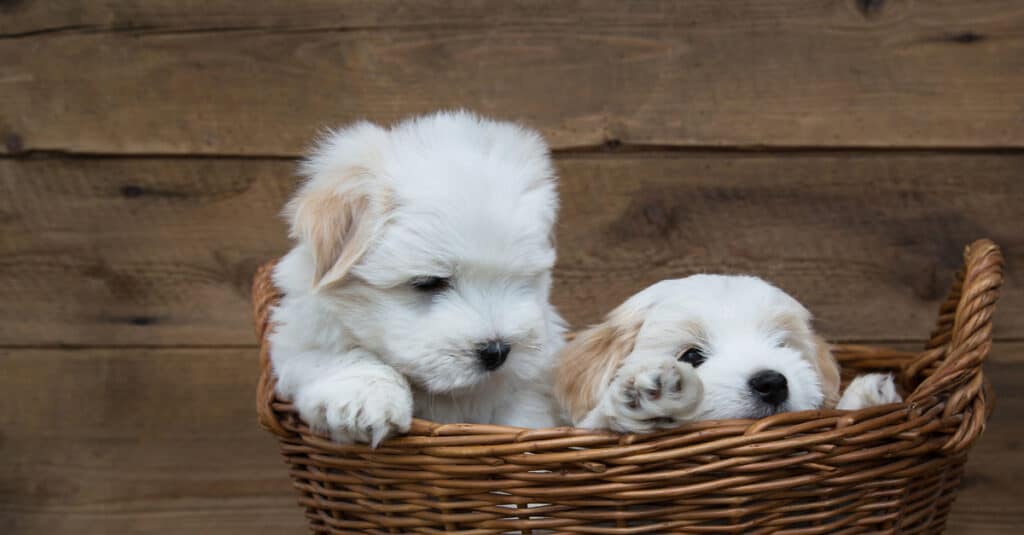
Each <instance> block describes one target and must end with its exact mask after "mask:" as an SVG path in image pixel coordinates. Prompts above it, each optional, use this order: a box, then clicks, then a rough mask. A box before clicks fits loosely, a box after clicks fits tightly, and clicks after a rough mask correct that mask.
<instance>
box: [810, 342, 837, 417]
mask: <svg viewBox="0 0 1024 535" xmlns="http://www.w3.org/2000/svg"><path fill="white" fill-rule="evenodd" d="M814 363H815V365H816V366H817V368H818V375H820V376H821V391H822V392H823V393H824V394H825V402H824V404H823V407H822V408H825V409H833V408H835V406H836V403H839V383H840V377H839V363H838V362H836V359H835V357H833V356H832V349H831V346H830V345H829V343H828V342H826V341H825V339H824V338H822V337H820V336H815V337H814Z"/></svg>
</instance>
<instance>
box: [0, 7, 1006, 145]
mask: <svg viewBox="0 0 1024 535" xmlns="http://www.w3.org/2000/svg"><path fill="white" fill-rule="evenodd" d="M308 4H309V6H302V5H296V4H295V3H293V2H282V1H276V2H271V3H268V4H263V3H254V4H253V5H252V6H246V7H245V8H241V7H238V5H237V4H236V3H234V2H228V1H226V0H218V1H213V2H190V3H189V5H190V6H191V7H194V8H195V11H193V10H191V9H189V8H187V7H184V6H182V5H181V4H180V3H176V2H167V1H158V2H137V1H121V2H113V3H90V4H89V5H76V4H71V3H68V2H43V1H42V0H40V1H21V2H14V3H13V4H11V3H4V4H3V5H5V6H6V7H4V8H3V9H4V10H5V11H6V13H4V14H3V17H0V20H2V21H3V22H2V24H3V26H0V33H3V34H6V35H7V36H8V37H7V38H2V39H0V58H3V62H2V63H0V91H2V93H3V98H0V141H2V143H0V153H4V152H6V153H20V152H23V151H32V150H47V151H48V150H54V151H73V152H86V153H151V154H196V153H201V154H233V155H254V154H259V155H295V154H298V153H300V152H301V151H302V149H303V148H304V147H306V146H307V145H308V143H309V142H310V139H311V137H312V133H313V132H315V130H316V129H317V128H318V127H323V126H335V125H338V124H340V123H344V122H348V121H351V120H353V119H356V118H361V117H368V118H370V119H373V120H378V121H383V122H388V121H392V120H394V119H396V118H399V117H403V116H405V115H407V114H410V113H417V112H424V111H429V110H433V109H436V108H444V107H462V106H470V107H472V108H475V109H477V110H479V111H481V112H483V113H487V114H492V115H497V116H503V117H509V118H514V119H522V120H525V121H526V122H528V123H529V124H531V125H534V126H536V127H537V128H539V129H540V130H541V131H542V132H543V133H544V134H545V135H546V136H547V137H548V138H549V140H550V141H551V143H552V145H553V146H554V147H556V148H562V149H564V148H574V147H576V148H578V147H589V146H596V145H600V144H603V143H606V142H614V143H619V142H621V143H625V144H639V145H658V146H716V147H717V146H737V145H742V146H751V145H753V146H777V147H794V146H797V147H801V146H856V147H886V148H892V147H977V148H986V147H1018V148H1019V147H1024V39H1022V38H1021V35H1022V34H1024V4H1022V3H1020V2H1012V1H1009V0H1004V1H986V2H970V3H965V2H906V1H903V2H901V1H890V2H859V1H853V0H849V1H845V2H839V1H836V2H818V1H809V0H788V1H783V2H760V1H755V0H749V1H737V2H719V1H717V0H705V1H701V2H692V3H690V2H688V3H685V4H675V3H669V2H666V1H659V2H651V3H628V4H627V3H618V2H610V1H600V2H577V3H573V4H572V5H569V6H566V5H562V4H557V3H555V4H553V5H542V4H543V3H541V2H500V3H495V2H474V3H471V4H470V5H469V7H468V8H465V9H463V8H461V7H457V6H461V4H456V3H454V2H431V3H430V4H426V5H422V6H418V5H415V3H406V2H368V1H362V2H346V3H341V4H338V5H331V4H329V3H327V2H326V1H317V2H308ZM865 6H871V7H865ZM304 7H308V9H305V8H304ZM449 15H451V17H450V16H449ZM221 30H230V31H221Z"/></svg>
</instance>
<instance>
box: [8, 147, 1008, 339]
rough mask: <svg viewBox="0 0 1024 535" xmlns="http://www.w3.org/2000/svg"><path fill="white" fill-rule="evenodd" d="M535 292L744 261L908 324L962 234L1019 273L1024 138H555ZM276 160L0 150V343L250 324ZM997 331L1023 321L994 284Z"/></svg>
mask: <svg viewBox="0 0 1024 535" xmlns="http://www.w3.org/2000/svg"><path fill="white" fill-rule="evenodd" d="M558 167H559V169H560V171H561V174H562V184H561V195H562V205H563V206H562V211H561V216H560V223H559V228H558V236H557V237H558V248H559V255H560V258H559V263H558V266H557V268H556V280H555V288H554V297H553V299H554V301H555V303H556V304H557V305H558V306H559V307H560V309H561V311H562V312H563V313H564V315H565V316H566V317H567V318H568V319H569V320H570V321H571V322H572V323H573V324H574V325H576V326H581V325H583V324H585V323H589V322H593V321H596V320H598V319H599V318H600V317H601V316H603V314H604V312H606V311H608V310H610V309H611V308H612V307H614V306H615V305H617V304H618V303H620V302H621V301H622V300H624V299H625V298H626V297H628V296H629V295H631V294H633V293H634V292H636V291H639V290H640V289H642V288H643V287H645V286H647V285H648V284H651V283H653V282H656V281H657V280H660V279H664V278H673V277H680V276H685V275H688V274H692V273H696V272H705V271H727V272H749V273H754V274H759V275H761V276H764V277H766V278H768V279H769V280H772V281H774V282H776V283H778V284H780V285H781V286H782V287H783V288H785V289H787V290H789V291H791V292H792V293H793V294H794V295H796V296H797V297H798V298H799V299H801V300H802V301H803V302H805V303H806V304H807V305H808V307H809V308H810V309H811V310H812V311H814V312H815V314H816V315H817V317H818V320H819V328H820V330H821V331H822V332H823V333H824V334H826V335H828V336H829V337H832V338H836V339H845V340H903V339H918V338H921V337H923V336H925V335H926V334H927V333H928V332H929V330H930V328H931V325H932V322H933V320H934V317H935V314H936V312H935V309H936V307H937V304H938V303H939V302H940V300H941V299H942V298H943V296H944V294H945V292H946V289H947V286H948V284H949V282H950V280H951V277H952V274H953V272H954V271H955V270H956V269H957V268H958V267H959V265H960V258H961V257H960V255H961V252H962V248H963V246H964V245H965V244H967V243H968V242H970V241H971V240H973V239H976V238H979V237H990V238H993V239H995V240H997V241H998V242H999V243H1001V244H1002V245H1003V246H1004V248H1005V252H1006V254H1007V256H1008V258H1009V263H1008V266H1007V269H1008V276H1010V277H1015V278H1018V279H1020V278H1022V275H1021V273H1020V271H1019V270H1020V269H1022V268H1021V266H1024V261H1022V260H1024V235H1022V234H1021V232H1020V229H1019V227H1020V206H1022V205H1024V182H1021V181H1020V176H1021V174H1022V171H1024V155H1015V154H997V155H977V154H960V155H952V156H951V155H928V154H923V155H891V154H861V153H858V154H854V155H850V154H820V153H812V154H803V155H798V154H784V155H773V154H755V155H745V156H744V155H731V154H717V153H707V154H677V155H673V156H672V157H653V156H652V157H644V156H634V157H628V158H609V157H603V156H593V157H591V156H577V157H564V158H560V159H559V160H558ZM293 168H294V164H293V163H292V162H290V161H274V160H269V161H249V160H235V159H179V158H175V159H115V160H108V159H90V158H86V159H30V160H10V159H8V160H0V236H2V238H0V295H4V296H5V298H4V299H2V300H0V345H40V344H43V345H59V344H72V345H81V344H85V345H110V344H115V345H116V344H146V345H196V344H199V345H211V344H212V345H223V344H229V345H230V344H251V343H254V341H255V340H254V337H253V335H252V327H251V325H250V310H249V305H248V295H249V284H250V278H251V275H252V273H253V271H254V270H255V268H256V266H257V265H259V264H260V263H261V262H263V261H265V260H267V259H269V258H272V257H274V256H276V255H279V254H281V253H282V252H283V251H285V250H286V248H287V246H288V244H287V241H286V238H285V229H284V225H283V223H282V222H281V221H280V219H279V217H278V212H279V210H280V208H281V206H282V205H283V203H284V201H285V199H286V198H287V196H288V195H289V193H290V191H291V190H292V188H293V184H294V181H293V178H292V174H293ZM996 332H997V334H998V335H999V336H1001V337H1011V338H1022V337H1024V294H1022V293H1021V292H1014V291H1012V290H1011V291H1008V292H1006V293H1005V296H1004V298H1003V300H1002V303H1001V305H1000V308H999V312H998V315H997V331H996Z"/></svg>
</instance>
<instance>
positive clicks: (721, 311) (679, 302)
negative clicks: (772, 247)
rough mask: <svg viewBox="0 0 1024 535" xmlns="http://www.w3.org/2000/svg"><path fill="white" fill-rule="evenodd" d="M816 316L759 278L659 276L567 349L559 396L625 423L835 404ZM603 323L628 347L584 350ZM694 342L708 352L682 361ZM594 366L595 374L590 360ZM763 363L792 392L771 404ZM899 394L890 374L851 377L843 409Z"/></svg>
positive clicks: (619, 425)
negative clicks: (760, 384)
mask: <svg viewBox="0 0 1024 535" xmlns="http://www.w3.org/2000/svg"><path fill="white" fill-rule="evenodd" d="M810 321H811V315H810V313H809V312H808V311H807V309H806V308H804V307H803V306H802V305H801V304H800V303H798V302H797V301H796V300H795V299H793V298H792V297H790V296H789V295H787V294H786V293H785V292H783V291H782V290H780V289H778V288H776V287H774V286H772V285H770V284H768V283H767V282H765V281H763V280H761V279H758V278H756V277H747V276H724V275H695V276H692V277H687V278H684V279H676V280H667V281H662V282H659V283H657V284H655V285H653V286H651V287H649V288H647V289H645V290H643V291H641V292H640V293H638V294H636V295H634V296H633V297H631V298H630V299H629V300H627V301H626V302H625V303H623V304H622V305H621V306H620V307H619V308H617V309H616V310H615V311H613V312H612V313H611V314H609V317H608V319H607V320H606V322H605V324H602V325H599V326H597V327H595V328H592V329H591V330H589V331H586V332H584V333H582V334H581V335H580V337H579V338H577V340H575V341H574V342H572V343H571V344H570V345H569V346H567V347H566V348H565V350H564V351H563V353H562V355H561V356H560V359H561V362H560V364H559V372H558V374H559V376H558V377H557V378H556V381H557V383H558V386H557V388H556V395H557V396H558V397H559V400H560V402H561V404H562V406H563V408H564V412H565V414H566V417H567V418H568V419H571V420H572V421H573V422H574V423H575V424H576V425H578V426H580V427H589V428H609V429H613V430H617V431H628V432H646V431H651V430H654V429H657V428H666V427H674V426H678V425H679V424H680V423H684V422H688V421H695V420H708V419H728V418H760V417H764V416H769V415H771V414H775V413H778V412H784V411H799V410H809V409H817V408H821V407H827V406H832V405H834V404H835V402H836V398H838V388H839V382H838V379H839V376H838V367H837V365H836V363H835V361H834V359H833V358H832V356H831V354H830V353H828V350H827V346H826V345H824V343H823V342H822V341H821V340H820V339H819V338H818V337H816V336H815V335H814V333H813V331H812V330H811V326H810ZM609 326H611V328H610V330H609ZM607 332H614V333H617V334H616V335H615V336H619V337H629V338H630V340H631V344H626V345H625V346H623V347H622V348H621V349H620V351H621V352H622V356H621V357H619V358H613V359H608V358H606V357H600V356H595V355H589V354H587V353H588V352H593V351H594V347H596V346H595V344H594V343H593V338H594V337H600V336H606V335H605V334H602V333H607ZM588 345H589V346H591V347H589V348H587V346H588ZM598 345H600V346H602V347H605V346H608V345H609V343H607V342H606V343H603V344H598ZM612 345H613V346H614V344H612ZM580 348H587V349H585V350H582V351H581V350H579V349H580ZM688 348H699V349H700V350H702V351H703V353H704V355H705V356H706V361H705V362H704V363H703V364H700V365H699V366H698V367H697V368H694V367H693V366H691V365H690V364H687V363H684V362H681V361H679V360H678V358H679V356H680V355H681V354H682V353H683V352H685V351H686V349H688ZM595 358H597V360H599V361H600V362H596V361H595ZM594 366H597V367H598V368H599V370H597V372H596V373H595V372H594V370H590V369H588V368H592V367H594ZM764 370H774V371H777V372H779V373H781V374H782V375H783V376H785V378H786V382H787V387H788V391H789V395H788V398H787V399H786V401H785V402H784V403H781V404H779V405H777V406H773V405H768V404H766V403H764V402H762V401H761V400H760V399H759V398H758V397H757V396H756V395H755V394H754V392H753V391H752V390H751V387H750V385H749V384H748V381H749V380H750V378H751V377H752V376H753V375H754V374H756V373H757V372H760V371H764ZM580 377H583V378H584V379H582V380H580V379H578V378H580ZM587 377H592V379H587ZM570 378H575V379H570ZM893 401H899V395H898V394H897V393H896V389H895V386H894V385H893V384H892V377H891V376H887V375H870V376H864V377H861V378H859V379H858V380H857V381H855V382H854V383H853V384H852V385H851V387H850V390H848V391H847V394H846V395H845V396H844V397H843V401H842V402H841V406H840V408H849V409H854V408H863V407H866V406H870V405H875V404H879V403H887V402H893Z"/></svg>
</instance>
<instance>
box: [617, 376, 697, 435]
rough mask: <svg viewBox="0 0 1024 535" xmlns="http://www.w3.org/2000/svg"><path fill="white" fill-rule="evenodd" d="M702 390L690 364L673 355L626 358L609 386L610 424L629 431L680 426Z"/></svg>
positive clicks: (648, 430)
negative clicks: (631, 360) (632, 359)
mask: <svg viewBox="0 0 1024 535" xmlns="http://www.w3.org/2000/svg"><path fill="white" fill-rule="evenodd" d="M703 393H704V388H703V386H702V385H701V382H700V379H699V378H698V377H697V374H696V372H694V370H693V367H692V366H690V365H689V364H686V363H683V362H677V361H676V360H675V359H672V358H666V359H656V360H646V361H640V362H636V363H629V362H627V363H626V364H625V365H624V366H623V367H622V368H621V369H620V370H619V372H618V373H617V374H616V375H615V379H613V380H612V384H611V385H610V386H609V389H608V399H607V400H605V401H606V408H607V412H608V414H607V417H608V426H609V427H610V428H611V429H613V430H615V431H620V432H628V433H644V432H650V431H653V430H655V429H664V428H671V427H677V426H679V425H680V424H682V423H684V422H685V421H686V420H687V419H688V418H690V417H691V416H692V412H693V410H694V409H696V408H697V405H698V404H699V403H700V400H701V397H702V396H703Z"/></svg>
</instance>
